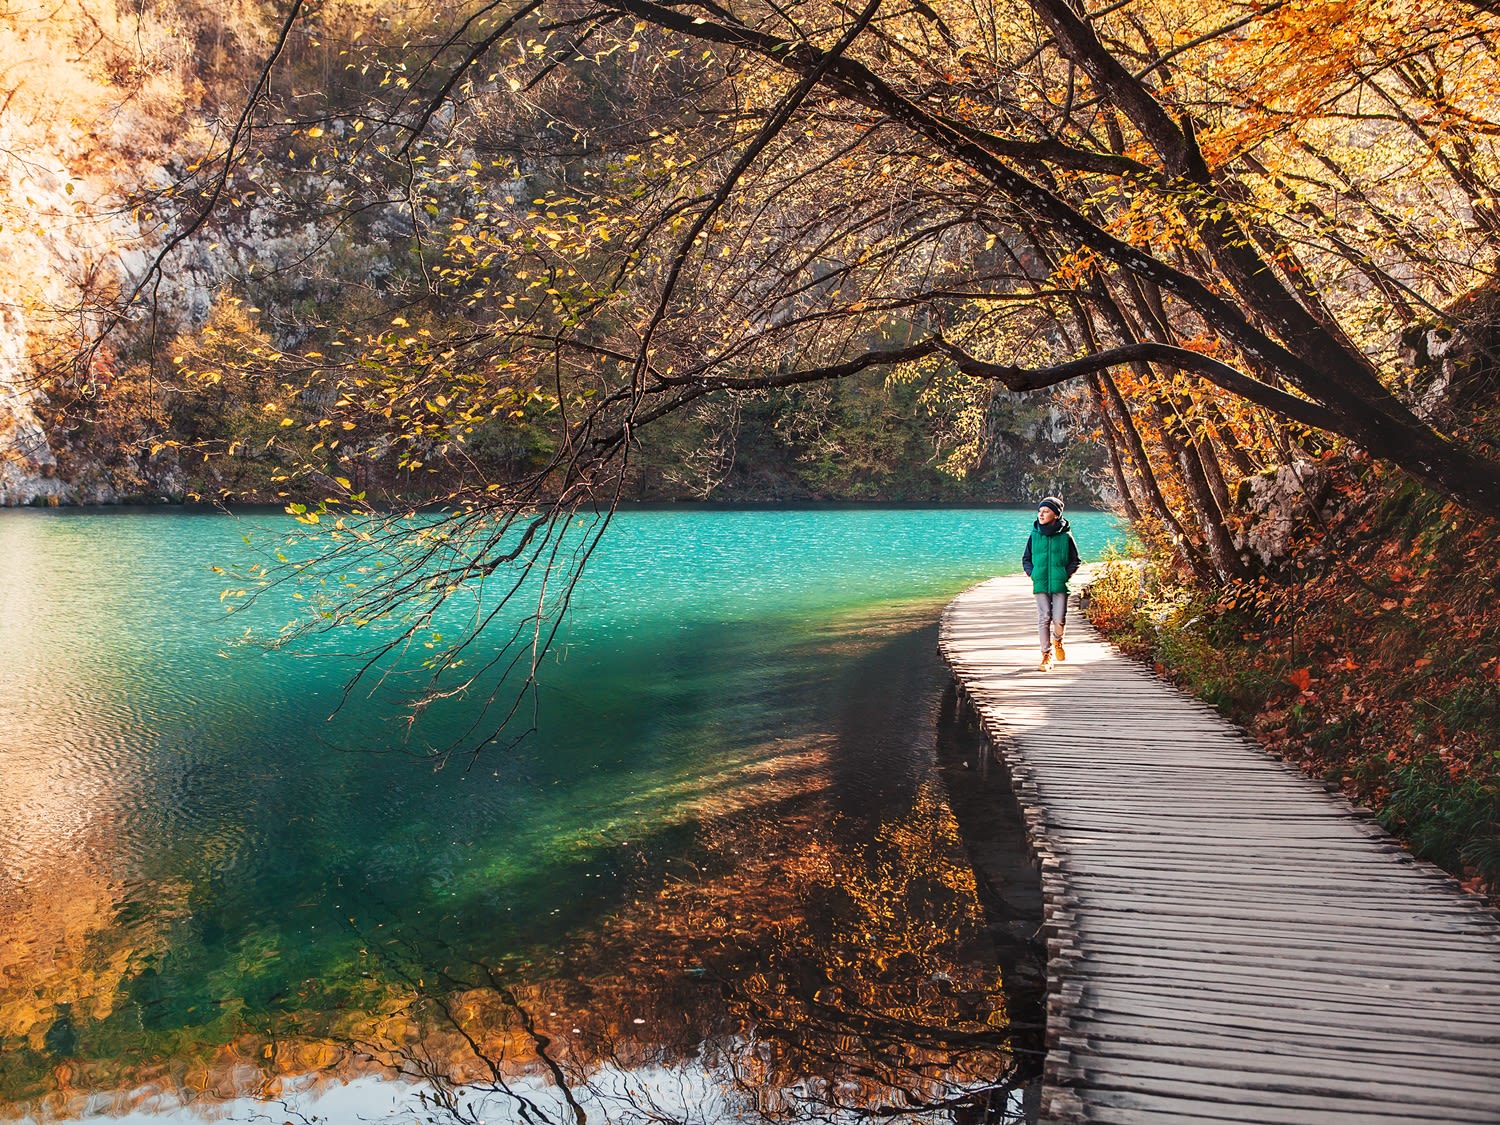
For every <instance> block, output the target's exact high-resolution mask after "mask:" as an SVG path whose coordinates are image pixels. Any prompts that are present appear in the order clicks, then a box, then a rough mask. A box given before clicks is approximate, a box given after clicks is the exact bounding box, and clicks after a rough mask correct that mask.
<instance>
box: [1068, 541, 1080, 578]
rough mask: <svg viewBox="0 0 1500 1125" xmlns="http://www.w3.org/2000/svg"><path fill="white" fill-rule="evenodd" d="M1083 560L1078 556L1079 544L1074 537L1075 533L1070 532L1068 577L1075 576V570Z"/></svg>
mask: <svg viewBox="0 0 1500 1125" xmlns="http://www.w3.org/2000/svg"><path fill="white" fill-rule="evenodd" d="M1082 561H1083V560H1082V559H1080V558H1079V557H1078V544H1077V542H1076V541H1074V539H1073V533H1072V532H1071V531H1070V532H1068V577H1069V578H1072V577H1073V572H1074V571H1075V570H1077V569H1078V564H1079V563H1081V562H1082Z"/></svg>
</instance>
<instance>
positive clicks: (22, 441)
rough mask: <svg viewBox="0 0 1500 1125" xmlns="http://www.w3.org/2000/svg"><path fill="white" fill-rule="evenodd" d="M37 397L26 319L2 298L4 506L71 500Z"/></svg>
mask: <svg viewBox="0 0 1500 1125" xmlns="http://www.w3.org/2000/svg"><path fill="white" fill-rule="evenodd" d="M35 396H36V392H35V391H34V390H33V389H32V387H31V386H30V382H29V379H28V375H27V358H26V327H25V322H24V320H23V318H22V317H21V314H20V313H19V312H18V311H16V310H15V308H14V307H13V306H9V304H8V303H7V302H4V301H0V505H16V504H35V503H39V502H40V503H46V502H48V501H51V502H52V503H58V502H61V501H65V500H67V499H69V498H70V496H69V491H68V489H67V487H66V486H65V485H64V484H63V483H62V482H61V481H59V480H58V479H57V477H56V473H57V459H56V458H55V457H54V456H53V454H52V447H51V446H50V445H49V444H48V443H47V435H46V433H45V432H43V430H42V424H41V422H40V420H39V419H38V418H37V416H36V411H35V410H34V409H33V408H32V403H33V402H34V401H35Z"/></svg>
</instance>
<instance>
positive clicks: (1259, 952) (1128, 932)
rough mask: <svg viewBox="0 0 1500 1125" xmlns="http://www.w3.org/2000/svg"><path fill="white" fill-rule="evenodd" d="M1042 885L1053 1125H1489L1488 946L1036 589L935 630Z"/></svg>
mask: <svg viewBox="0 0 1500 1125" xmlns="http://www.w3.org/2000/svg"><path fill="white" fill-rule="evenodd" d="M940 643H941V646H942V650H943V654H944V656H945V657H946V658H947V660H948V662H949V664H950V665H951V666H952V668H953V671H954V673H955V675H956V677H957V679H958V683H959V686H960V688H961V690H962V691H963V692H964V694H965V695H966V696H967V697H968V699H969V701H970V702H971V703H972V704H973V705H974V706H975V708H976V710H977V711H978V713H979V716H980V721H981V722H982V724H983V726H984V728H985V731H986V733H987V735H988V736H989V739H990V741H991V743H992V744H993V745H994V747H995V749H996V750H997V752H998V753H999V754H1000V755H1001V756H1003V757H1004V758H1005V759H1006V762H1007V764H1008V766H1009V768H1010V772H1011V775H1012V778H1013V781H1014V783H1015V789H1016V794H1017V797H1018V798H1019V799H1020V801H1021V804H1022V808H1023V811H1024V813H1025V815H1026V818H1027V824H1028V826H1029V833H1030V836H1031V842H1032V846H1033V848H1034V850H1035V852H1036V854H1037V857H1038V859H1039V861H1040V864H1041V868H1042V880H1043V892H1044V894H1045V896H1046V910H1047V927H1046V933H1047V936H1048V1014H1047V1039H1048V1054H1047V1065H1046V1076H1045V1087H1044V1093H1043V1102H1042V1105H1043V1109H1042V1120H1043V1121H1050V1122H1074V1121H1082V1122H1141V1123H1152V1125H1169V1123H1173V1122H1184V1123H1197V1122H1205V1123H1206V1122H1257V1123H1267V1125H1269V1123H1272V1122H1287V1123H1294V1125H1319V1123H1324V1122H1327V1123H1331V1125H1343V1123H1348V1125H1356V1123H1357V1125H1371V1123H1378V1122H1403V1123H1405V1122H1443V1123H1447V1125H1451V1123H1458V1122H1500V925H1497V922H1496V918H1495V915H1494V913H1493V912H1491V911H1489V910H1487V909H1486V908H1485V907H1484V906H1483V904H1482V903H1481V902H1479V901H1478V900H1476V899H1474V898H1472V897H1470V896H1466V895H1465V894H1463V893H1462V891H1461V890H1460V889H1459V888H1458V886H1457V884H1456V883H1455V882H1453V881H1452V880H1451V879H1449V878H1448V877H1447V876H1445V875H1444V874H1443V873H1442V872H1440V871H1438V870H1437V869H1436V868H1434V867H1432V866H1430V865H1428V864H1425V863H1420V862H1416V861H1413V859H1412V858H1411V856H1410V855H1409V854H1408V853H1406V852H1405V851H1403V850H1402V849H1401V848H1400V847H1399V846H1397V845H1396V844H1395V843H1394V842H1392V840H1391V839H1390V837H1388V836H1387V835H1386V834H1385V832H1384V831H1383V830H1382V829H1381V828H1380V827H1379V825H1378V824H1376V823H1374V822H1373V821H1372V820H1371V819H1370V817H1369V816H1368V814H1366V813H1364V812H1363V811H1362V810H1359V809H1356V808H1353V807H1352V806H1351V805H1350V804H1349V803H1348V802H1347V801H1345V800H1343V799H1342V798H1340V797H1337V796H1331V795H1329V794H1328V793H1327V792H1325V790H1324V789H1323V787H1322V786H1320V785H1318V784H1316V783H1314V782H1312V781H1309V780H1307V779H1306V778H1304V777H1303V776H1302V775H1301V774H1300V773H1298V772H1297V771H1296V770H1295V769H1294V768H1291V767H1288V766H1283V765H1282V764H1281V763H1279V762H1278V761H1276V760H1275V759H1273V758H1272V757H1270V756H1269V755H1267V754H1266V753H1265V752H1264V751H1263V750H1261V749H1260V748H1259V747H1258V746H1257V745H1256V744H1255V743H1254V742H1253V741H1251V740H1250V739H1249V738H1248V737H1247V736H1246V735H1244V734H1243V733H1242V732H1241V731H1239V730H1238V729H1237V728H1236V727H1234V726H1232V725H1231V724H1229V723H1228V722H1226V721H1225V720H1223V719H1222V718H1220V717H1219V716H1218V715H1217V713H1215V712H1214V711H1213V710H1212V709H1211V708H1209V707H1208V706H1206V705H1204V704H1201V703H1198V702H1197V701H1195V700H1192V699H1190V698H1188V697H1186V696H1184V695H1182V694H1181V693H1179V692H1177V691H1175V690H1174V689H1172V688H1171V687H1170V686H1168V685H1166V684H1164V683H1162V682H1161V681H1160V680H1158V679H1156V678H1155V677H1154V676H1152V675H1151V674H1150V673H1149V672H1148V671H1146V670H1145V669H1143V668H1141V667H1140V666H1139V665H1137V664H1135V663H1133V662H1131V661H1128V660H1126V659H1125V658H1124V657H1122V656H1120V655H1119V654H1118V653H1117V652H1115V651H1114V650H1113V649H1112V648H1110V647H1109V646H1107V645H1105V644H1104V643H1103V642H1101V641H1100V640H1099V638H1098V636H1097V634H1095V633H1094V632H1093V631H1092V630H1091V629H1089V628H1088V626H1087V623H1086V622H1085V621H1084V620H1083V615H1082V613H1081V612H1079V611H1078V609H1077V608H1076V606H1075V607H1074V608H1073V610H1072V611H1071V612H1070V620H1069V623H1068V638H1067V641H1066V644H1067V652H1068V660H1067V662H1066V663H1063V664H1059V665H1055V666H1054V669H1053V670H1052V671H1050V672H1038V671H1036V663H1037V657H1038V655H1039V651H1038V648H1037V635H1036V613H1035V608H1034V602H1033V600H1032V597H1031V586H1030V582H1029V581H1028V580H1026V579H1024V578H1021V577H1020V576H1015V577H1006V578H997V579H993V580H992V581H989V582H986V583H984V584H983V585H980V586H976V587H975V588H973V589H972V590H969V591H968V592H967V593H965V594H963V595H961V596H960V597H959V598H958V599H957V600H955V601H954V602H953V603H952V604H951V605H949V607H948V609H947V611H946V612H945V614H944V618H943V625H942V634H941V642H940Z"/></svg>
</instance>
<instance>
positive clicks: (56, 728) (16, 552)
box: [0, 519, 158, 1080]
mask: <svg viewBox="0 0 1500 1125" xmlns="http://www.w3.org/2000/svg"><path fill="white" fill-rule="evenodd" d="M0 557H3V565H4V581H3V582H0V731H4V732H5V737H4V739H3V740H0V1045H3V1048H4V1049H6V1050H9V1051H11V1052H13V1051H14V1050H15V1048H16V1046H17V1045H18V1044H25V1045H26V1046H27V1047H29V1048H30V1049H31V1050H33V1051H42V1050H44V1049H45V1048H46V1047H47V1043H46V1038H47V1035H48V1033H49V1032H50V1031H52V1029H53V1028H54V1026H55V1025H57V1023H58V1020H59V1016H60V1015H69V1014H71V1015H73V1016H76V1017H78V1018H86V1019H102V1018H104V1017H106V1016H108V1015H109V1013H110V1012H111V1011H112V1010H113V1006H114V1003H115V999H116V996H117V994H118V991H119V986H120V983H121V981H122V980H123V979H124V977H125V976H126V974H127V973H128V972H129V970H130V967H131V965H132V963H133V961H134V958H135V957H136V956H138V955H139V954H141V953H143V952H145V953H149V952H150V951H151V950H152V949H153V948H155V947H156V945H157V944H158V941H157V939H155V938H153V937H152V935H150V934H147V933H144V932H142V931H141V930H139V929H137V930H136V931H135V932H133V933H131V934H129V935H121V934H119V933H118V927H117V913H118V908H119V905H120V903H121V902H122V901H123V896H124V885H123V882H122V880H121V878H120V875H119V873H118V871H116V870H113V869H112V864H111V862H110V861H111V857H113V856H114V854H115V852H116V850H117V849H116V848H115V847H114V839H113V838H114V835H115V831H114V828H113V826H112V822H111V815H112V810H114V809H116V808H118V807H119V804H118V795H119V794H120V792H121V790H122V789H123V788H126V787H128V786H129V785H131V784H132V780H133V778H132V774H131V771H130V769H129V768H128V766H126V765H124V764H122V763H121V762H119V761H118V760H114V759H112V758H111V757H110V755H109V753H108V748H109V747H110V746H111V745H113V744H115V743H117V742H118V741H119V734H120V732H119V730H118V725H119V721H118V718H117V717H114V716H109V715H103V714H100V713H99V712H98V711H97V709H96V708H95V706H94V701H96V700H97V699H98V698H99V687H100V685H101V684H102V683H105V682H107V680H108V678H109V675H110V672H109V668H108V665H109V660H108V654H107V653H104V654H101V653H96V652H92V651H90V650H89V648H88V646H89V645H90V644H93V643H95V638H96V635H97V630H94V629H91V626H92V625H93V624H94V617H93V615H94V614H96V613H98V614H104V615H107V614H109V613H110V612H112V607H111V606H110V605H108V604H100V603H99V602H98V601H97V600H96V599H83V600H81V601H80V602H78V603H76V604H75V605H73V606H72V607H71V608H70V609H69V610H68V611H67V612H66V613H63V612H61V611H60V610H59V609H58V604H57V599H55V598H53V597H51V594H52V593H53V591H54V590H55V588H56V587H57V586H58V585H59V584H61V585H67V584H68V583H69V581H70V579H71V577H72V576H70V575H68V574H66V573H63V574H58V573H55V572H54V570H51V569H48V568H49V567H55V564H56V547H55V544H53V543H51V541H50V539H48V537H47V536H46V535H45V534H44V529H43V528H42V527H41V526H39V525H38V524H37V523H36V522H35V520H30V519H11V520H7V521H5V523H4V524H3V526H0ZM125 561H126V562H127V564H128V560H125ZM66 1077H67V1072H66V1068H64V1069H63V1072H62V1074H61V1075H60V1080H65V1079H66Z"/></svg>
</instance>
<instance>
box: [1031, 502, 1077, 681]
mask: <svg viewBox="0 0 1500 1125" xmlns="http://www.w3.org/2000/svg"><path fill="white" fill-rule="evenodd" d="M1079 561H1080V560H1079V558H1078V544H1077V543H1075V542H1074V541H1073V531H1072V529H1071V527H1070V526H1069V524H1068V521H1067V519H1066V518H1064V516H1063V502H1062V501H1061V500H1059V499H1058V498H1057V497H1056V496H1043V497H1042V498H1041V500H1039V501H1038V502H1037V509H1036V522H1034V523H1033V524H1032V525H1031V535H1030V536H1029V537H1028V538H1027V540H1026V550H1024V551H1022V552H1021V569H1022V570H1024V571H1025V572H1026V577H1028V578H1030V579H1031V589H1032V592H1033V593H1034V594H1036V624H1037V636H1038V639H1039V640H1040V641H1041V643H1042V661H1041V663H1040V664H1038V665H1037V671H1038V672H1045V671H1047V669H1049V668H1051V667H1052V661H1053V660H1054V659H1056V660H1066V659H1067V658H1068V654H1067V652H1066V650H1064V648H1063V629H1064V627H1065V626H1066V625H1067V623H1068V579H1069V578H1072V577H1073V572H1074V571H1075V570H1077V569H1078V563H1079Z"/></svg>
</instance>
